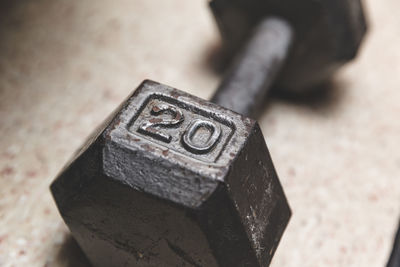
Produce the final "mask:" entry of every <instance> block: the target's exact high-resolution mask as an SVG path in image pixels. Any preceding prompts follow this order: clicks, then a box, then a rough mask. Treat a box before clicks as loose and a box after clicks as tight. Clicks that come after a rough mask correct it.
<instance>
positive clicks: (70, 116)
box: [0, 0, 400, 267]
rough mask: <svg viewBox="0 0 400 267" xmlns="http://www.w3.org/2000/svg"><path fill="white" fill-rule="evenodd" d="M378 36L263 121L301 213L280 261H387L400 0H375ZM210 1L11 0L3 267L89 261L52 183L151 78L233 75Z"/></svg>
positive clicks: (397, 131)
mask: <svg viewBox="0 0 400 267" xmlns="http://www.w3.org/2000/svg"><path fill="white" fill-rule="evenodd" d="M364 6H365V8H366V11H367V15H368V20H369V34H368V36H367V38H366V39H365V43H364V45H363V48H362V50H361V52H360V54H359V57H358V59H357V60H356V61H354V62H353V63H351V64H350V65H348V66H347V67H345V68H344V69H343V70H341V72H340V73H338V75H336V76H335V78H334V80H333V82H332V85H331V87H330V88H329V90H328V91H325V92H322V93H318V94H314V95H309V96H306V97H295V98H280V97H274V98H273V99H272V100H271V101H270V102H269V104H268V105H267V106H266V108H265V111H264V113H263V115H262V117H261V118H260V119H259V121H260V124H261V126H262V130H263V132H264V135H265V137H266V139H267V144H268V146H269V148H270V152H271V155H272V158H273V160H274V163H275V166H276V168H277V172H278V174H279V176H280V179H281V182H282V184H283V186H284V189H285V192H286V195H287V197H288V200H289V203H290V204H291V207H292V210H293V217H292V219H291V221H290V224H289V227H288V228H287V231H286V232H285V234H284V236H283V239H282V241H281V244H280V246H279V247H278V250H277V253H276V255H275V257H274V260H273V263H272V266H280V267H289V266H292V267H295V266H296V267H297V266H338V267H339V266H354V267H355V266H357V267H359V266H369V267H379V266H384V265H385V264H386V261H387V258H388V256H389V253H390V250H391V246H392V239H393V236H394V233H395V231H396V229H397V223H398V218H399V214H400V205H399V204H400V187H399V186H398V185H399V178H400V177H399V174H400V152H399V151H400V143H399V136H400V120H399V118H398V116H399V114H400V103H399V100H400V90H399V89H400V75H399V74H400V49H399V47H400V30H399V29H400V16H398V10H399V9H400V2H399V1H398V0H386V1H375V0H368V1H364ZM219 48H220V37H219V34H218V32H217V29H216V26H215V24H214V20H213V17H212V15H211V12H210V10H209V8H208V6H207V2H206V1H205V0H197V1H185V0H163V1H155V0H153V1H149V0H129V1H128V0H114V1H106V0H97V1H90V0H69V1H67V0H59V1H50V0H37V1H28V0H16V1H2V2H1V4H0V266H2V267H3V266H4V267H6V266H7V267H8V266H33V267H35V266H71V267H72V266H87V262H86V260H85V258H84V256H83V255H82V254H81V252H80V250H79V248H78V247H77V245H76V244H75V243H74V241H73V240H72V239H71V237H70V235H69V234H68V230H67V228H66V226H65V225H64V223H63V222H62V219H61V217H60V215H59V214H58V211H57V209H56V207H55V204H54V202H53V199H52V197H51V195H50V192H49V184H50V183H51V181H52V180H53V178H54V177H55V176H56V174H57V173H58V171H59V170H60V169H61V168H62V167H63V165H64V164H65V163H66V161H67V160H68V159H69V158H70V157H71V155H72V153H73V152H74V151H75V150H76V149H77V148H78V147H79V145H80V144H82V142H83V141H84V140H85V138H86V137H87V136H88V135H89V134H90V132H91V131H92V130H93V129H94V128H95V127H96V126H97V125H98V124H99V123H100V122H102V121H103V119H104V118H105V117H106V116H107V115H108V114H109V113H110V112H111V111H112V110H113V109H114V108H116V107H117V106H118V104H119V103H120V102H121V101H122V100H123V99H124V98H125V97H126V96H127V95H128V94H129V93H130V92H131V91H132V90H133V89H135V88H136V86H137V85H138V84H139V83H140V82H141V81H142V80H143V79H146V78H150V79H153V80H156V81H158V82H162V83H165V84H168V85H171V86H174V87H176V88H179V89H181V90H184V91H187V92H189V93H191V94H194V95H196V96H199V97H202V98H209V97H210V96H211V95H212V92H213V90H214V89H215V88H216V86H217V84H218V81H219V80H220V78H221V77H222V76H221V73H220V72H218V71H216V70H215V61H216V60H218V55H219V54H220V51H219Z"/></svg>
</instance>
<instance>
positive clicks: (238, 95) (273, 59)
mask: <svg viewBox="0 0 400 267" xmlns="http://www.w3.org/2000/svg"><path fill="white" fill-rule="evenodd" d="M292 42H293V29H292V27H291V25H290V24H289V23H288V22H286V21H285V20H283V19H281V18H277V17H267V18H265V19H263V20H262V21H261V22H260V23H259V24H258V26H257V27H256V28H255V31H254V32H253V34H252V36H251V37H250V38H249V40H248V42H247V44H246V45H245V46H244V47H243V49H242V51H241V53H239V54H238V56H237V57H236V58H235V59H234V61H233V65H232V66H231V68H230V69H229V71H228V73H227V75H226V76H225V78H224V79H223V81H222V82H221V84H220V86H219V87H218V89H217V90H216V92H215V94H214V96H213V97H212V99H211V101H212V102H214V103H216V104H218V105H221V106H223V107H225V108H228V109H231V110H233V111H235V112H237V113H240V114H242V115H244V116H248V117H252V118H254V117H256V116H257V115H258V113H260V109H261V108H262V106H263V102H264V101H265V97H266V95H267V93H268V90H269V88H270V87H271V85H272V84H273V83H274V80H275V79H276V77H277V75H278V73H279V71H280V70H281V67H282V65H283V64H284V63H285V60H286V58H287V56H288V53H289V50H290V48H291V45H292Z"/></svg>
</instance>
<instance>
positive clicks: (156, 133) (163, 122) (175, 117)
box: [138, 103, 221, 154]
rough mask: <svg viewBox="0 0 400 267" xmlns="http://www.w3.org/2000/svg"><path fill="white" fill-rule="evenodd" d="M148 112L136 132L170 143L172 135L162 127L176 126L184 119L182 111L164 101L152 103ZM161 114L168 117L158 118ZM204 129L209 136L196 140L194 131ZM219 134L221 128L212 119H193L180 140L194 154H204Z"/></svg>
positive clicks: (217, 139) (217, 138)
mask: <svg viewBox="0 0 400 267" xmlns="http://www.w3.org/2000/svg"><path fill="white" fill-rule="evenodd" d="M150 114H151V115H152V116H153V117H152V118H150V119H148V120H146V121H144V122H143V123H142V124H141V125H140V126H139V129H138V132H140V133H142V134H145V135H148V136H151V137H153V138H155V139H157V140H160V141H162V142H165V143H170V142H171V140H172V136H171V135H169V134H167V133H165V132H163V131H162V129H168V128H177V127H178V126H179V125H181V124H182V123H183V121H184V119H185V118H184V116H183V113H182V111H181V110H180V109H178V108H177V107H174V106H172V105H169V104H165V103H158V104H154V105H153V107H152V109H151V111H150ZM162 114H168V115H169V116H170V118H159V117H158V116H160V115H162ZM201 128H204V129H206V130H207V131H208V132H209V133H210V136H209V138H208V139H207V140H206V141H205V142H200V143H199V142H196V140H195V137H196V133H197V132H198V131H199V130H200V129H201ZM220 136H221V128H220V127H219V126H218V125H217V124H215V123H214V122H212V121H209V120H203V119H195V120H193V121H192V122H190V123H189V125H188V126H187V128H186V130H185V131H184V133H183V135H182V136H181V142H182V145H183V147H184V148H185V149H186V150H187V151H189V152H192V153H195V154H206V153H208V152H210V151H211V150H212V149H213V148H214V147H215V145H216V144H217V143H218V141H219V139H220Z"/></svg>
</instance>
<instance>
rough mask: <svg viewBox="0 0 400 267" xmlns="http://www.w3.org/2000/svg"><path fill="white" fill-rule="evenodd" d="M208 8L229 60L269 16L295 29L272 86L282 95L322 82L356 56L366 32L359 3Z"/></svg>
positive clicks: (272, 0) (223, 1)
mask: <svg viewBox="0 0 400 267" xmlns="http://www.w3.org/2000/svg"><path fill="white" fill-rule="evenodd" d="M210 5H211V8H212V11H213V13H214V16H215V18H216V21H217V24H218V27H219V29H220V32H221V34H222V38H223V40H224V50H225V52H226V54H227V57H228V58H233V56H234V55H235V54H236V53H237V51H239V50H240V48H241V47H242V46H243V45H244V44H245V42H246V40H247V39H248V37H249V36H250V35H251V33H252V31H253V29H254V27H256V25H257V24H258V23H259V22H260V21H261V20H263V19H264V18H265V17H267V16H271V15H273V16H280V17H282V18H284V19H286V20H287V21H288V22H289V23H290V24H291V25H292V26H293V28H294V32H295V42H294V45H293V49H292V51H291V53H290V55H289V58H288V61H287V63H286V65H285V67H284V68H283V70H282V72H281V73H280V75H279V78H278V80H277V81H276V84H275V85H276V87H279V88H280V89H284V90H291V91H302V90H307V89H311V88H314V87H315V86H318V85H320V84H321V83H323V82H325V81H326V80H327V79H329V77H331V75H332V74H333V73H334V72H335V71H336V70H338V69H339V67H341V66H342V65H343V64H344V63H346V62H348V61H350V60H352V59H353V58H354V57H355V56H356V55H357V51H358V49H359V46H360V44H361V41H362V39H363V36H364V35H365V32H366V28H367V27H366V21H365V16H364V13H363V8H362V4H361V1H360V0H336V1H295V0H267V1H261V0H252V1H248V0H212V1H211V3H210ZM266 45H269V44H266Z"/></svg>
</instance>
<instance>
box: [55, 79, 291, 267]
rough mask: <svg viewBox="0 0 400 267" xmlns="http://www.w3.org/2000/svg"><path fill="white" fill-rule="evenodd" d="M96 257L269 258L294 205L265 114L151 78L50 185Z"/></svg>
mask: <svg viewBox="0 0 400 267" xmlns="http://www.w3.org/2000/svg"><path fill="white" fill-rule="evenodd" d="M51 190H52V193H53V195H54V198H55V200H56V203H57V206H58V208H59V210H60V213H61V215H62V216H63V219H64V220H65V222H66V224H67V225H68V227H69V228H70V230H71V232H72V235H73V236H74V237H75V239H76V240H77V242H78V243H79V245H80V247H81V248H82V249H83V251H84V252H85V254H86V255H87V256H88V258H89V260H90V261H91V262H92V264H93V265H94V266H101V267H102V266H186V265H192V266H227V267H228V266H229V267H231V266H249V267H250V266H251V267H254V266H262V267H265V266H269V263H270V261H271V258H272V256H273V254H274V252H275V249H276V247H277V245H278V243H279V240H280V238H281V236H282V234H283V231H284V229H285V227H286V225H287V223H288V220H289V217H290V209H289V206H288V204H287V200H286V198H285V195H284V193H283V190H282V188H281V185H280V183H279V180H278V177H277V175H276V172H275V169H274V166H273V164H272V161H271V158H270V155H269V152H268V149H267V146H266V144H265V141H264V138H263V136H262V133H261V131H260V128H259V126H258V124H257V122H256V121H254V120H252V119H249V118H246V117H243V116H241V115H239V114H237V113H234V112H232V111H230V110H227V109H225V108H222V107H220V106H218V105H216V104H213V103H210V102H207V101H204V100H201V99H199V98H196V97H194V96H191V95H188V94H186V93H184V92H182V91H179V90H176V89H173V88H171V87H168V86H165V85H162V84H159V83H156V82H152V81H145V82H144V83H143V84H142V85H140V86H139V88H138V89H137V90H136V91H135V92H134V94H133V95H132V96H130V97H129V98H128V99H127V101H126V102H125V103H123V104H122V105H121V106H120V108H119V109H118V110H117V111H116V113H115V114H114V115H112V116H111V119H110V120H108V121H107V122H106V123H105V124H104V126H103V127H101V128H99V129H98V130H97V132H96V133H95V134H93V137H92V138H91V139H90V140H89V141H88V143H87V144H86V145H85V146H84V147H83V149H82V150H81V151H80V152H79V153H78V154H77V155H76V157H75V159H74V160H73V161H72V162H71V163H70V164H69V165H68V166H67V167H66V168H65V169H64V170H63V171H62V172H61V173H60V175H59V176H58V177H57V178H56V180H55V181H54V182H53V184H52V186H51Z"/></svg>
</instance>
